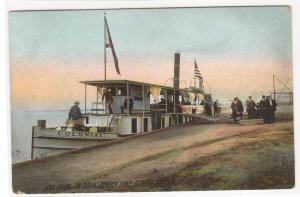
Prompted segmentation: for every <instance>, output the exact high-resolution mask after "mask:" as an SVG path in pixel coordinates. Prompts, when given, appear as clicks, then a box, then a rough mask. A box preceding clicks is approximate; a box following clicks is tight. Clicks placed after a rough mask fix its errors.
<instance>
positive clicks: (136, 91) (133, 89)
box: [129, 85, 143, 97]
mask: <svg viewBox="0 0 300 197" xmlns="http://www.w3.org/2000/svg"><path fill="white" fill-rule="evenodd" d="M129 89H130V91H129V92H130V96H134V97H142V96H143V94H142V86H135V85H130V86H129Z"/></svg>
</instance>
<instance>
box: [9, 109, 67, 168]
mask: <svg viewBox="0 0 300 197" xmlns="http://www.w3.org/2000/svg"><path fill="white" fill-rule="evenodd" d="M67 118H68V111H67V110H65V111H64V110H62V111H12V112H11V123H12V124H11V137H12V162H13V163H17V162H21V161H25V160H30V157H31V155H30V154H31V134H32V126H35V125H37V120H46V121H47V123H46V126H47V127H55V126H59V125H65V123H64V122H65V120H66V119H67Z"/></svg>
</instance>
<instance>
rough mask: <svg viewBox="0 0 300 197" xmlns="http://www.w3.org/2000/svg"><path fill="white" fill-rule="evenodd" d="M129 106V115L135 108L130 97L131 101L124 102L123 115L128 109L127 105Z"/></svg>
mask: <svg viewBox="0 0 300 197" xmlns="http://www.w3.org/2000/svg"><path fill="white" fill-rule="evenodd" d="M128 104H129V114H131V111H132V108H133V99H132V98H131V97H130V98H129V100H128V101H127V99H125V100H124V103H123V106H121V113H122V114H123V113H124V109H127V105H128Z"/></svg>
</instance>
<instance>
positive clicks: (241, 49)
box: [9, 6, 293, 109]
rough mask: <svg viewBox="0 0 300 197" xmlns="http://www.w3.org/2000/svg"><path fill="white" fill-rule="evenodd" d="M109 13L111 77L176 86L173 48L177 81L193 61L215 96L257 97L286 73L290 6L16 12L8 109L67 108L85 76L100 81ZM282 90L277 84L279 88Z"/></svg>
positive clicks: (188, 73)
mask: <svg viewBox="0 0 300 197" xmlns="http://www.w3.org/2000/svg"><path fill="white" fill-rule="evenodd" d="M104 12H105V13H106V16H107V20H108V24H109V28H110V31H111V35H112V40H113V43H114V46H115V50H116V54H117V56H118V59H119V67H120V71H121V76H119V75H117V73H116V72H115V68H114V62H113V58H112V55H111V52H110V50H107V69H108V70H107V78H108V79H128V80H134V81H141V82H149V83H156V84H160V85H163V84H166V85H168V86H172V80H168V79H170V78H171V77H173V66H174V53H175V52H180V54H181V65H180V66H181V67H180V69H181V73H180V80H181V84H180V85H181V87H182V88H184V87H185V86H186V85H187V86H188V85H190V84H191V83H192V84H193V82H192V80H193V76H194V59H195V58H196V61H197V64H198V67H199V70H200V72H201V74H202V75H203V77H204V80H205V81H206V83H205V85H206V89H207V90H209V89H211V91H212V94H213V97H214V99H219V100H220V101H221V102H229V100H231V99H232V98H233V97H235V96H239V97H241V98H242V99H243V100H245V99H246V98H247V96H249V95H252V96H253V97H254V99H259V98H260V97H261V95H262V94H269V93H270V92H271V90H272V75H273V74H276V75H277V76H278V77H279V78H280V79H281V80H282V81H287V80H288V79H290V83H289V84H288V86H289V87H291V88H292V77H293V76H292V37H291V36H292V27H291V10H290V8H289V7H284V6H282V7H222V8H176V9H174V8H173V9H122V10H105V11H104V10H77V11H75V10H73V11H20V12H10V14H9V47H10V66H11V97H12V105H13V106H15V107H22V108H26V109H52V108H68V107H70V106H71V105H72V104H73V101H74V100H80V101H81V102H82V103H83V101H84V85H82V84H80V83H79V81H83V80H102V79H103V76H104V74H103V71H104V66H103V62H104V61H103V57H104V56H103V53H104V24H103V23H104V19H103V16H104ZM277 88H278V89H279V90H280V89H281V86H280V85H279V84H278V86H277ZM95 91H96V90H95V89H94V88H92V87H91V88H90V87H89V88H88V89H87V93H88V102H92V101H94V100H95V94H94V93H95Z"/></svg>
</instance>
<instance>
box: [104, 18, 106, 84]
mask: <svg viewBox="0 0 300 197" xmlns="http://www.w3.org/2000/svg"><path fill="white" fill-rule="evenodd" d="M105 16H106V13H105V12H104V80H106V23H105Z"/></svg>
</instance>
